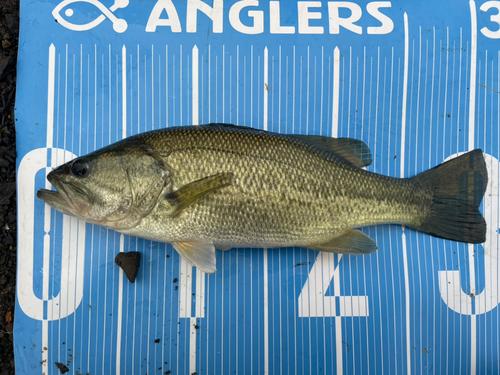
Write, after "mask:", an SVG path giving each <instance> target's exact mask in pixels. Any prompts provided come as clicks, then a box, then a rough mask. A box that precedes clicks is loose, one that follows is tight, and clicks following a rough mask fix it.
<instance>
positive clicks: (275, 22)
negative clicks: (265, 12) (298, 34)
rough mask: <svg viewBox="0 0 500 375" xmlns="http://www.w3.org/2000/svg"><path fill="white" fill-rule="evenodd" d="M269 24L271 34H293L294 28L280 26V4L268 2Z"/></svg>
mask: <svg viewBox="0 0 500 375" xmlns="http://www.w3.org/2000/svg"><path fill="white" fill-rule="evenodd" d="M269 20H270V21H271V22H270V23H269V27H270V32H271V34H294V33H295V27H294V26H281V20H280V2H279V1H270V2H269Z"/></svg>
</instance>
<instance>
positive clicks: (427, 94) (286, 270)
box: [14, 0, 500, 375]
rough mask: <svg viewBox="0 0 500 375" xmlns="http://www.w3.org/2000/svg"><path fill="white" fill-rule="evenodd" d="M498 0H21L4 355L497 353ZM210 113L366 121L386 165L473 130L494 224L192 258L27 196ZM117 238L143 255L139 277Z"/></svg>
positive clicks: (403, 165) (370, 366)
mask: <svg viewBox="0 0 500 375" xmlns="http://www.w3.org/2000/svg"><path fill="white" fill-rule="evenodd" d="M499 9H500V2H499V1H489V2H480V1H478V2H473V1H472V2H470V3H469V2H467V1H463V0H461V1H456V2H454V3H453V6H450V3H449V2H445V1H430V0H425V1H420V2H412V1H400V2H395V1H392V2H389V1H385V2H366V1H363V2H360V1H358V2H357V3H354V2H343V3H340V2H335V1H330V2H320V1H311V2H296V1H286V2H285V1H281V2H278V1H271V2H268V1H257V0H244V1H239V2H234V1H222V0H214V1H210V2H208V3H206V4H205V3H204V2H202V1H199V0H189V1H173V2H172V1H170V0H158V1H154V0H153V1H151V0H145V1H132V2H130V4H128V1H126V0H125V1H123V0H122V1H119V0H116V3H115V4H113V3H112V2H110V1H105V0H102V2H99V1H97V0H85V1H84V0H65V1H63V2H61V3H58V2H57V1H56V0H47V1H39V0H22V1H21V35H20V42H19V63H18V86H17V87H18V88H17V104H16V107H17V111H16V118H17V122H16V123H17V136H18V137H17V153H18V204H19V206H18V209H19V210H18V212H19V222H18V224H19V230H18V233H19V242H18V243H19V246H18V255H19V257H18V276H17V299H16V313H15V326H14V341H15V356H16V371H17V373H19V374H46V375H49V374H58V373H59V369H58V368H57V367H56V362H58V363H62V364H64V365H66V366H67V367H68V369H69V370H70V373H72V374H73V373H74V374H87V373H89V374H146V373H147V374H160V373H161V374H168V373H171V374H192V373H194V372H196V374H233V373H238V374H323V373H326V374H341V373H344V374H368V373H375V374H395V373H415V374H418V373H435V374H447V373H448V374H459V373H462V374H486V373H490V374H496V373H499V371H500V368H499V362H498V360H499V358H500V335H499V334H498V333H499V327H500V315H499V312H498V304H499V303H500V290H499V275H500V263H499V261H498V228H499V226H498V169H499V162H498V158H499V147H500V141H499V139H500V133H499V127H500V112H499V107H500V93H499V92H500V52H499V48H498V46H499V41H498V38H500V31H498V30H499V27H500V24H499V18H500V16H498V15H496V14H497V13H498V12H499ZM350 17H352V18H350ZM358 18H359V19H358ZM55 21H56V22H55ZM339 25H340V26H339ZM209 122H229V123H236V124H239V125H246V126H252V127H254V128H259V129H267V130H271V131H276V132H282V133H301V134H316V135H319V134H321V135H327V136H332V135H333V136H335V135H338V136H343V137H353V138H357V139H361V140H363V141H364V142H366V143H367V144H368V145H369V147H370V148H371V150H372V153H373V157H374V158H373V164H372V165H371V166H369V167H368V169H369V170H370V171H374V172H377V173H382V174H385V175H390V176H397V177H403V176H404V177H409V176H413V175H415V174H417V173H419V172H422V171H424V170H427V169H429V168H430V167H433V166H436V165H438V164H440V163H441V162H443V161H444V160H445V159H447V158H449V157H453V156H455V155H456V154H457V153H459V152H465V151H468V150H470V149H473V148H481V149H483V151H484V152H485V158H486V160H487V163H488V171H489V185H488V190H487V193H486V196H485V200H484V201H483V204H482V211H483V212H484V214H485V217H486V220H487V223H488V233H487V241H486V243H485V244H482V245H474V246H468V245H466V244H459V243H456V242H450V241H445V240H441V239H436V238H432V237H430V236H428V235H425V234H422V233H417V232H416V231H414V230H411V229H408V228H402V227H401V226H396V225H393V226H388V225H386V226H378V227H369V228H364V229H363V231H364V232H365V233H367V234H368V235H369V236H371V237H372V238H373V239H375V241H376V242H377V244H378V247H379V250H378V251H377V252H375V253H373V254H370V255H366V256H358V257H354V256H346V255H344V256H340V255H332V254H320V253H318V252H316V251H312V250H307V249H300V248H287V249H269V250H266V249H237V250H236V249H233V250H231V251H227V252H220V251H218V252H217V265H218V271H217V272H216V273H215V274H213V275H205V274H204V273H202V272H200V271H197V270H196V268H192V267H190V266H188V265H187V264H186V263H185V262H183V261H181V260H180V258H179V256H178V254H177V253H176V252H175V251H174V250H173V248H172V247H171V245H165V244H159V243H155V242H151V241H146V240H143V239H138V238H134V237H129V236H123V235H121V234H119V233H116V232H114V231H111V230H107V229H104V228H102V227H99V226H94V225H90V224H85V223H82V222H79V221H78V220H76V219H73V218H69V217H66V216H64V215H62V214H61V213H58V212H56V211H54V210H52V209H50V208H48V207H46V206H45V205H44V204H43V203H42V202H41V201H39V200H38V199H36V196H35V194H36V190H38V189H40V188H44V187H47V182H46V180H45V176H46V174H47V173H48V172H49V171H50V170H51V169H52V168H54V167H56V166H57V165H59V164H61V163H63V162H64V161H67V160H70V159H71V158H73V157H74V156H75V155H83V154H86V153H88V152H90V151H93V150H95V149H97V148H100V147H102V146H105V145H108V144H110V143H112V142H115V141H117V140H119V139H121V138H123V137H124V136H129V135H133V134H137V133H139V132H143V131H146V130H150V129H158V128H164V127H169V126H177V125H190V124H204V123H209ZM120 251H139V252H141V254H142V260H141V267H140V270H139V274H138V276H137V281H136V282H135V284H131V283H129V282H128V280H127V279H126V278H125V277H124V276H123V273H122V271H121V270H120V269H119V268H118V267H117V266H116V265H115V264H114V258H115V256H116V254H118V252H120ZM168 371H170V372H168Z"/></svg>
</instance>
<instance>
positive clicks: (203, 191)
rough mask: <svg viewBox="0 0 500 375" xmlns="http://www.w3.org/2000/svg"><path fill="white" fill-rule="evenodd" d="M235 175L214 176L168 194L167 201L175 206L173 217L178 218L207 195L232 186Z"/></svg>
mask: <svg viewBox="0 0 500 375" xmlns="http://www.w3.org/2000/svg"><path fill="white" fill-rule="evenodd" d="M232 180H233V174H232V173H230V172H227V173H219V174H216V175H214V176H209V177H205V178H202V179H201V180H198V181H194V182H191V183H189V184H187V185H184V186H183V187H181V188H180V189H179V190H177V191H174V192H172V193H169V194H167V196H166V197H165V199H166V200H167V201H168V202H169V203H170V204H171V205H172V206H174V211H173V212H172V217H176V216H177V215H179V214H180V213H181V212H182V211H184V210H185V209H186V208H187V207H188V206H189V205H191V204H193V203H194V202H196V201H197V200H198V199H201V198H203V197H204V196H206V195H207V194H209V193H211V192H214V191H217V190H219V189H222V188H223V187H226V186H229V185H231V183H232Z"/></svg>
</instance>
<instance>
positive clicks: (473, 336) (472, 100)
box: [468, 0, 477, 375]
mask: <svg viewBox="0 0 500 375" xmlns="http://www.w3.org/2000/svg"><path fill="white" fill-rule="evenodd" d="M469 7H470V21H471V52H470V53H471V56H470V84H469V88H470V97H469V150H473V149H474V144H475V142H474V133H475V123H474V115H475V109H476V69H477V66H476V64H477V15H476V3H475V1H474V0H471V1H469ZM468 247H469V273H470V277H469V282H470V289H471V293H476V273H475V268H474V245H473V244H469V246H468ZM469 303H471V304H472V299H471V300H470V302H469ZM471 308H472V306H471ZM471 311H472V309H471ZM470 331H471V332H470V345H471V350H470V374H471V375H475V374H476V361H477V347H476V345H477V344H476V342H477V317H476V316H475V314H472V315H471V322H470Z"/></svg>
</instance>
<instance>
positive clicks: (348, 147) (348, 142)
mask: <svg viewBox="0 0 500 375" xmlns="http://www.w3.org/2000/svg"><path fill="white" fill-rule="evenodd" d="M295 137H298V138H302V139H306V140H308V141H309V142H312V143H315V144H317V145H319V146H322V147H325V148H327V149H329V150H331V151H333V152H335V153H336V154H337V155H338V156H340V157H342V158H343V159H345V160H347V161H348V162H349V163H350V164H352V165H354V166H356V167H358V168H363V167H367V166H369V165H370V164H371V163H372V153H371V151H370V149H369V148H368V146H367V145H366V143H365V142H363V141H360V140H358V139H353V138H330V137H325V136H321V135H295Z"/></svg>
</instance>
